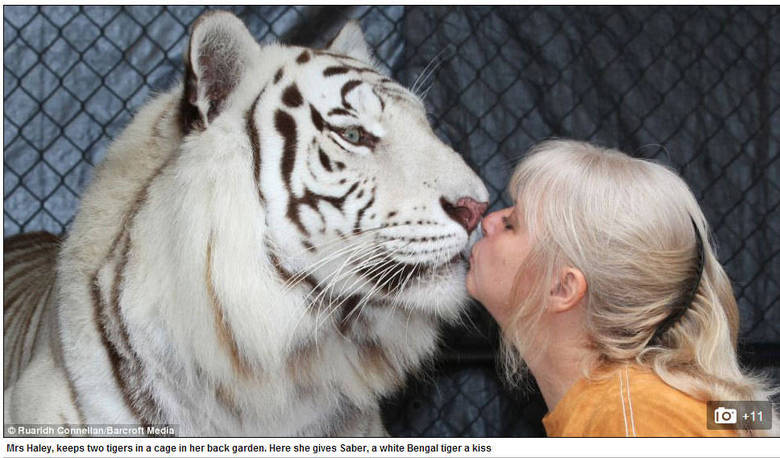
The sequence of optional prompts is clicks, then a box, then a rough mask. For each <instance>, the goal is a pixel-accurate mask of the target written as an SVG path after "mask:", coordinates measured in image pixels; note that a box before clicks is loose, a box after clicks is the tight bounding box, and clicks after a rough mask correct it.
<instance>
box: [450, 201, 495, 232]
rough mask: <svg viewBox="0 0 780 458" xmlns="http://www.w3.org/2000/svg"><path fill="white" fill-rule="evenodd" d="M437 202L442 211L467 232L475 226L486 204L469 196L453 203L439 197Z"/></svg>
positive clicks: (485, 208)
mask: <svg viewBox="0 0 780 458" xmlns="http://www.w3.org/2000/svg"><path fill="white" fill-rule="evenodd" d="M439 202H440V203H441V207H442V208H443V209H444V212H445V213H447V214H448V215H449V216H450V218H452V219H453V220H455V222H457V223H458V224H460V225H461V226H463V227H464V228H465V229H466V232H467V233H469V234H471V231H473V230H474V228H475V227H477V224H479V218H480V217H481V216H482V214H483V213H485V210H487V206H488V203H487V202H477V201H476V200H474V199H472V198H471V197H461V198H460V199H458V201H457V202H455V205H453V204H451V203H450V202H449V201H447V199H445V198H444V197H442V198H440V199H439Z"/></svg>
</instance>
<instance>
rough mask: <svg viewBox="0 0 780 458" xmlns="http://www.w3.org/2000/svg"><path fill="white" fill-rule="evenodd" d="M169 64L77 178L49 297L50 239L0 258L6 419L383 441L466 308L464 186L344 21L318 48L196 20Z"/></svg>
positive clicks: (471, 215)
mask: <svg viewBox="0 0 780 458" xmlns="http://www.w3.org/2000/svg"><path fill="white" fill-rule="evenodd" d="M185 63H186V75H185V80H184V82H183V83H182V84H181V85H179V86H178V87H176V88H175V89H173V90H172V91H170V92H168V93H165V94H162V95H159V96H157V97H156V98H155V99H154V100H152V101H151V102H149V103H148V104H147V105H146V106H145V107H143V108H142V109H141V110H140V112H139V113H138V114H137V115H136V117H135V119H134V120H133V122H132V123H131V124H130V125H129V126H128V127H127V129H126V130H125V132H124V133H123V134H122V135H121V136H120V137H119V138H118V139H117V140H116V142H115V143H114V144H113V145H112V147H111V148H110V150H109V152H108V154H107V156H106V158H105V160H104V161H103V162H102V163H101V164H99V166H98V167H97V168H96V170H95V177H94V180H93V182H92V183H91V185H90V186H89V187H88V189H87V190H86V191H85V193H84V195H83V198H82V202H81V208H80V210H79V213H78V214H77V216H76V218H75V220H74V223H73V226H72V229H71V231H70V234H69V235H68V237H67V239H66V240H65V241H64V242H63V244H62V246H61V247H60V248H59V255H58V256H59V257H58V261H57V266H56V285H55V286H54V292H55V294H50V291H49V289H46V288H47V286H46V285H47V283H46V280H42V279H41V269H43V271H44V272H45V265H43V264H41V263H43V261H40V257H41V253H49V254H51V253H52V251H53V250H54V249H56V244H55V243H54V242H53V241H52V240H51V239H50V238H46V237H43V236H27V237H26V238H25V237H24V236H23V237H20V238H18V239H17V240H16V241H15V242H13V243H11V244H8V245H7V253H6V256H5V272H6V275H5V278H4V283H5V285H6V291H7V293H8V292H9V291H10V292H11V293H13V292H17V293H18V294H8V300H6V301H4V308H5V310H4V317H5V322H6V326H10V328H11V329H10V331H8V332H6V336H5V349H6V352H5V354H4V361H5V365H4V367H5V370H6V378H5V380H4V382H5V385H4V390H5V403H4V421H5V423H6V424H9V423H72V424H96V423H101V424H107V423H112V424H140V425H147V426H148V425H159V424H171V425H176V432H177V434H181V435H196V436H197V435H210V436H229V435H239V436H256V435H263V436H297V435H310V436H331V435H349V436H354V435H382V434H385V430H384V427H383V425H382V423H381V419H380V416H379V408H378V400H379V399H380V398H381V397H382V396H384V395H387V394H389V393H390V392H391V391H392V390H394V389H396V388H398V387H399V386H400V385H401V383H402V382H403V381H404V378H405V377H406V375H407V374H408V373H409V372H411V371H414V370H416V369H418V368H419V367H420V365H421V363H422V362H423V361H424V360H425V359H426V358H428V357H430V356H431V354H432V352H433V351H434V348H435V345H436V341H437V332H438V326H439V323H440V322H441V321H442V320H452V319H454V318H455V317H456V316H457V315H458V313H459V311H460V310H461V309H462V307H463V305H464V304H465V303H466V298H467V296H466V291H465V288H464V282H463V277H464V275H465V265H464V261H463V260H462V258H461V256H460V252H461V251H462V250H463V249H464V247H465V246H466V243H467V238H468V234H469V233H470V232H471V231H472V230H473V229H474V227H475V226H476V224H477V222H478V220H479V218H480V215H481V214H482V213H483V212H484V210H485V208H486V203H485V201H486V200H487V198H488V194H487V191H486V189H485V187H484V185H483V184H482V182H481V181H480V180H479V178H478V177H477V176H476V175H475V174H474V173H473V171H472V170H471V169H469V167H468V166H467V165H466V164H465V163H464V162H463V160H462V159H461V157H460V156H459V155H458V154H457V153H455V152H454V151H453V150H452V149H451V148H449V147H447V146H446V145H444V144H443V143H442V142H441V141H440V140H438V139H437V137H436V136H435V135H434V133H433V132H432V130H431V128H430V126H429V124H428V122H427V121H426V115H425V111H424V108H423V105H422V103H421V102H420V100H419V99H418V98H417V97H416V96H415V95H414V94H412V93H411V92H409V91H408V90H406V89H405V88H403V87H402V86H400V85H399V84H397V83H395V82H394V81H392V80H391V79H389V78H387V77H385V76H384V75H382V74H380V73H379V72H377V71H376V69H375V67H374V65H372V61H371V57H370V52H369V49H368V46H367V45H366V43H365V40H364V38H363V35H362V32H361V31H360V28H359V26H357V25H356V24H355V23H348V24H347V25H346V26H345V27H344V28H343V29H342V31H341V32H340V33H339V34H338V36H337V37H336V38H335V39H334V40H333V41H332V44H331V45H330V46H329V47H328V48H327V49H326V50H324V51H322V50H313V49H308V48H301V47H293V46H283V45H279V44H270V45H265V46H260V45H259V44H257V43H256V42H255V40H254V39H253V38H252V36H251V35H250V34H249V32H248V31H247V29H246V28H245V27H244V25H243V24H242V23H241V21H240V20H239V19H237V18H236V17H235V16H233V15H231V14H229V13H225V12H213V13H208V14H206V15H204V16H202V17H200V18H199V19H198V20H197V21H196V22H195V23H194V25H193V27H192V30H191V37H190V43H189V48H188V50H187V52H186V56H185ZM14 243H15V245H14ZM35 247H37V248H35ZM36 250H37V251H36ZM33 251H36V252H35V253H33ZM36 253H38V254H36ZM14 256H15V257H14ZM14 259H15V261H14ZM42 265H43V266H44V267H41V266H42ZM50 270H51V269H50ZM25 272H26V273H27V277H25V275H24V274H25ZM36 272H37V273H36ZM31 276H33V277H35V278H32V277H31ZM25 291H28V292H29V294H25ZM20 317H21V318H20ZM9 323H10V324H9ZM31 329H32V330H34V333H33V332H32V331H31ZM9 352H10V353H9Z"/></svg>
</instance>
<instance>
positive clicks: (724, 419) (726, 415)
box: [714, 407, 737, 425]
mask: <svg viewBox="0 0 780 458" xmlns="http://www.w3.org/2000/svg"><path fill="white" fill-rule="evenodd" d="M714 417H715V418H714V420H715V423H716V424H719V425H734V424H736V423H737V409H727V408H725V407H718V408H717V409H715V412H714Z"/></svg>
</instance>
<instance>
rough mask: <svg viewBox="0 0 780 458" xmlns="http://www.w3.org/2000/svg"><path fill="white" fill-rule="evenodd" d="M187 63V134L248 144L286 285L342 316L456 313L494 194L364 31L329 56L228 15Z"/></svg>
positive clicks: (202, 22)
mask: <svg viewBox="0 0 780 458" xmlns="http://www.w3.org/2000/svg"><path fill="white" fill-rule="evenodd" d="M186 61H187V74H186V78H185V83H184V99H183V103H182V116H181V118H182V124H183V128H184V131H185V132H186V133H187V134H188V135H189V136H190V138H193V137H196V136H197V137H200V138H201V139H203V138H207V137H209V136H210V135H211V136H212V137H213V138H212V142H213V143H214V144H219V143H224V142H225V141H227V140H220V139H227V138H230V139H231V140H230V141H232V142H236V143H237V144H240V145H243V146H242V148H239V149H243V152H242V154H244V155H245V156H246V157H250V158H251V166H250V167H249V168H248V170H245V171H244V172H243V173H245V174H247V176H250V175H251V180H252V183H253V186H254V187H255V191H256V192H254V193H253V195H252V196H250V197H251V198H252V199H254V200H255V201H256V204H257V205H256V208H257V212H256V215H253V216H256V217H257V218H262V219H263V220H264V224H263V226H264V228H265V231H266V232H265V233H264V234H263V244H264V247H259V248H258V249H260V248H262V249H263V250H265V254H266V256H267V258H268V260H269V261H270V264H271V265H272V266H273V267H272V269H271V270H272V271H275V275H277V276H278V277H279V278H281V280H282V281H284V282H286V284H287V285H288V286H289V287H290V289H291V290H292V289H293V288H297V287H299V286H300V287H302V288H306V289H308V290H309V293H308V295H307V297H308V298H309V299H310V300H325V298H326V297H327V298H328V300H329V301H330V304H331V305H332V306H333V304H334V302H335V304H341V303H351V304H352V306H355V305H356V301H355V300H353V299H354V298H361V299H367V298H371V299H372V300H375V301H383V302H385V303H393V304H397V305H399V306H401V307H409V308H414V309H416V310H425V311H427V312H431V313H437V314H438V315H440V316H445V317H446V316H449V317H451V316H454V315H455V313H456V312H457V311H458V309H459V308H460V306H461V305H462V304H464V303H465V302H466V300H465V299H466V297H467V296H466V291H465V287H464V280H463V278H464V275H465V270H466V266H465V260H464V257H462V255H461V254H462V252H463V250H464V249H465V247H466V245H467V241H468V238H469V234H470V233H471V232H472V231H473V230H474V228H475V227H476V225H477V223H478V221H479V219H480V217H481V215H482V213H483V212H484V211H485V209H486V207H487V202H486V201H487V200H488V193H487V190H486V188H485V186H484V185H483V183H482V182H481V181H480V179H479V178H478V177H477V175H476V174H475V173H474V172H473V171H472V170H471V169H470V168H469V167H468V166H467V165H466V163H465V162H464V161H463V159H462V158H461V156H460V155H459V154H458V153H456V152H455V151H453V150H452V149H451V148H450V147H448V146H447V145H445V144H444V143H443V142H442V141H440V140H439V139H438V138H437V136H436V135H435V134H434V132H433V131H432V129H431V127H430V125H429V123H428V121H427V119H426V112H425V108H424V105H423V103H422V102H421V100H420V99H419V98H418V97H417V96H416V95H415V94H413V93H412V92H410V91H409V90H407V89H406V88H404V87H403V86H401V85H400V84H398V83H397V82H395V81H393V80H392V79H390V78H388V77H387V76H386V75H384V74H382V73H381V72H380V71H378V70H377V68H376V66H375V65H374V64H373V63H372V62H373V61H372V58H371V55H370V51H369V49H368V46H367V44H366V42H365V40H364V38H363V34H362V32H361V30H360V28H359V26H358V25H357V24H356V23H353V22H351V23H348V24H347V25H346V26H345V27H344V28H343V29H342V31H341V32H340V33H339V34H338V35H337V36H336V38H334V39H333V41H332V42H331V43H330V44H329V46H328V47H327V48H326V49H324V50H314V49H310V48H302V47H293V46H282V45H276V44H272V45H265V46H260V45H258V44H257V43H256V42H255V40H254V39H253V38H252V36H251V35H250V34H249V32H248V31H247V29H246V28H245V26H244V25H243V24H242V23H241V21H240V20H238V19H237V18H236V17H235V16H233V15H231V14H227V13H224V12H214V13H210V14H207V15H205V16H203V17H201V18H200V19H199V20H198V21H197V22H196V23H195V24H194V26H193V30H192V37H191V41H190V45H189V49H188V52H187V57H186ZM236 125H238V126H241V128H242V131H238V132H237V131H236V129H235V127H234V126H236ZM212 132H213V134H212ZM186 142H187V139H186V138H185V143H186ZM247 249H251V248H247ZM350 298H352V300H348V299H350ZM364 302H366V301H365V300H361V301H359V303H364Z"/></svg>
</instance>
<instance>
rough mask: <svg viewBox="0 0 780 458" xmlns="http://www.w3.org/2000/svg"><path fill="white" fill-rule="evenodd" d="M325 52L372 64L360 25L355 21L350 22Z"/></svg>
mask: <svg viewBox="0 0 780 458" xmlns="http://www.w3.org/2000/svg"><path fill="white" fill-rule="evenodd" d="M327 50H328V51H330V52H333V53H336V54H343V55H345V56H349V57H352V58H354V59H357V60H360V61H363V62H365V63H367V64H373V62H374V59H373V58H372V56H371V50H370V49H369V47H368V43H366V38H365V36H364V35H363V30H362V29H361V28H360V23H359V22H358V21H356V20H355V19H352V20H350V21H349V22H347V23H346V24H344V27H342V28H341V31H340V32H339V33H338V35H336V37H335V38H333V40H331V41H330V43H328V45H327Z"/></svg>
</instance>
